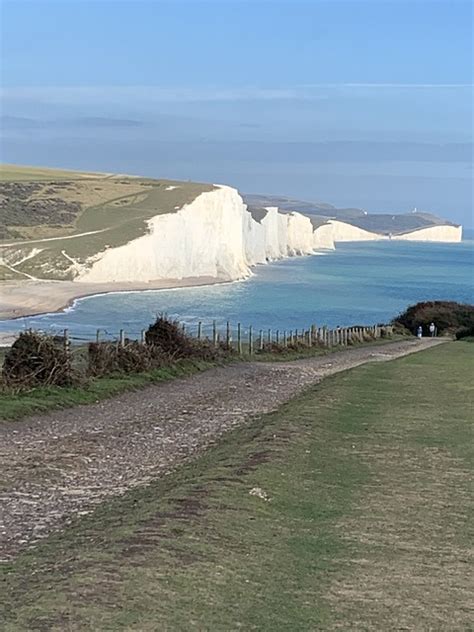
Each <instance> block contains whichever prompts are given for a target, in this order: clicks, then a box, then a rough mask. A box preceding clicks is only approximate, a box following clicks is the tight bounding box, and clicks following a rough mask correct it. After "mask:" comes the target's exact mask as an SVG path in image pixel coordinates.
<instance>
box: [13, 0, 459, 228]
mask: <svg viewBox="0 0 474 632" xmlns="http://www.w3.org/2000/svg"><path fill="white" fill-rule="evenodd" d="M471 12H472V5H471V3H470V2H463V1H461V0H438V1H431V0H418V1H417V0H409V1H408V0H407V1H405V0H395V1H385V0H373V1H369V2H367V1H366V2H364V1H359V0H352V1H345V2H342V1H341V2H339V1H338V0H331V1H330V2H320V1H318V0H315V1H313V2H298V1H292V2H288V1H286V2H285V1H275V0H274V1H262V2H259V1H258V0H254V1H253V2H233V1H226V0H220V1H219V2H200V1H198V0H196V1H188V2H185V1H179V0H175V1H174V2H160V1H158V0H157V1H152V0H148V1H146V2H140V1H135V2H117V1H115V0H102V1H100V2H97V1H96V2H82V1H76V0H62V1H57V2H43V1H42V0H36V1H32V2H22V1H21V0H15V1H14V2H12V1H9V0H4V1H3V3H2V59H3V63H2V97H3V99H2V115H3V119H2V121H3V122H2V159H3V160H6V161H10V162H22V163H30V164H51V165H60V166H70V167H77V168H84V169H104V170H120V171H128V172H131V173H144V174H146V175H154V176H161V175H163V176H169V177H176V178H194V179H205V180H211V181H221V182H222V181H223V182H228V183H229V184H234V185H235V186H238V187H239V188H240V189H241V190H243V191H248V192H262V193H276V194H285V193H286V194H289V195H293V196H298V197H301V198H306V199H318V200H322V199H324V200H325V201H329V202H333V203H336V204H338V205H359V206H363V207H365V208H368V209H369V210H374V211H375V210H381V211H394V210H395V211H404V210H410V207H413V206H415V205H416V206H418V207H423V208H426V209H427V210H434V211H437V212H439V213H442V214H444V215H445V216H448V217H451V218H453V219H457V220H459V221H463V222H464V223H468V224H469V223H471V224H472V221H471V220H470V217H471V212H472V209H471V193H472V190H471V181H470V166H469V162H468V160H469V151H470V147H469V143H471V142H472V87H471V84H472V61H471V59H472V58H471V52H472V51H471V43H470V42H471V38H472V26H471V25H472V21H471V17H472V16H471ZM326 150H327V151H326Z"/></svg>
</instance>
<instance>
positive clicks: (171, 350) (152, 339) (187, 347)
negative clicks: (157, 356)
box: [145, 316, 195, 360]
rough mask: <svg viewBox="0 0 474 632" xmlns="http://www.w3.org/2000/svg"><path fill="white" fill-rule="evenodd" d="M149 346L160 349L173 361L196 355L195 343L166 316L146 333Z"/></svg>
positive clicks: (160, 318)
mask: <svg viewBox="0 0 474 632" xmlns="http://www.w3.org/2000/svg"><path fill="white" fill-rule="evenodd" d="M145 341H146V344H147V346H149V347H155V348H158V349H160V350H161V351H162V352H163V353H165V354H166V355H168V356H169V357H170V358H171V359H176V360H178V359H180V358H189V357H191V356H192V355H193V354H194V353H193V352H194V347H195V341H194V340H193V339H192V338H191V337H190V336H187V335H186V334H185V332H184V331H183V329H182V327H181V326H180V324H179V323H178V322H177V321H175V320H170V319H169V318H167V317H166V316H159V317H158V318H157V319H156V321H155V322H154V323H153V324H152V325H150V326H149V327H148V329H147V331H146V332H145Z"/></svg>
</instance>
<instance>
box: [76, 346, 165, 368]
mask: <svg viewBox="0 0 474 632" xmlns="http://www.w3.org/2000/svg"><path fill="white" fill-rule="evenodd" d="M88 352H89V374H90V375H93V376H94V377H99V376H101V375H109V374H111V373H140V372H143V371H150V370H151V369H156V368H159V367H161V366H165V365H166V364H168V363H169V359H168V357H167V356H165V355H164V354H163V352H161V351H160V349H159V348H157V347H149V346H147V345H144V344H141V343H140V342H138V341H136V340H126V341H125V344H124V345H123V346H120V345H117V343H116V342H91V343H89V347H88Z"/></svg>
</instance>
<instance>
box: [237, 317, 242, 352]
mask: <svg viewBox="0 0 474 632" xmlns="http://www.w3.org/2000/svg"><path fill="white" fill-rule="evenodd" d="M237 351H238V352H239V355H242V326H241V324H240V323H237Z"/></svg>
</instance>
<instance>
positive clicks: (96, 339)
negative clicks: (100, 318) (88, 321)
mask: <svg viewBox="0 0 474 632" xmlns="http://www.w3.org/2000/svg"><path fill="white" fill-rule="evenodd" d="M95 341H96V344H99V342H100V329H97V331H96V332H95Z"/></svg>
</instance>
